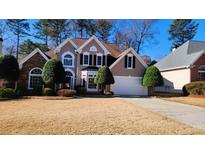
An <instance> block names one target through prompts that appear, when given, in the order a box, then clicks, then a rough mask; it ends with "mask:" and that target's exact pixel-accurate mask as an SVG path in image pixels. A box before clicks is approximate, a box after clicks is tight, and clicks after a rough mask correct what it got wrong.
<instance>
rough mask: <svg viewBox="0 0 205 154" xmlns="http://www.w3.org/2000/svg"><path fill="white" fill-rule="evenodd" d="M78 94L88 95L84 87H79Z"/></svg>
mask: <svg viewBox="0 0 205 154" xmlns="http://www.w3.org/2000/svg"><path fill="white" fill-rule="evenodd" d="M76 90H77V94H86V92H87V90H86V88H85V87H84V86H77V88H76Z"/></svg>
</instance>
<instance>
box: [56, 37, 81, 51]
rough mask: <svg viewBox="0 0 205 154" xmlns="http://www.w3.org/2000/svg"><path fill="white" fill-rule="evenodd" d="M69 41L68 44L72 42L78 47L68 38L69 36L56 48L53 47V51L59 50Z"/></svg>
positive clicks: (74, 45)
mask: <svg viewBox="0 0 205 154" xmlns="http://www.w3.org/2000/svg"><path fill="white" fill-rule="evenodd" d="M68 42H70V44H72V46H73V47H74V48H75V49H77V48H78V47H77V46H76V44H75V43H74V42H73V41H72V40H71V39H70V38H67V39H66V40H65V41H63V42H62V43H61V44H60V45H58V46H57V47H56V48H55V51H57V52H59V51H60V50H61V48H62V47H63V46H64V45H65V44H66V43H68Z"/></svg>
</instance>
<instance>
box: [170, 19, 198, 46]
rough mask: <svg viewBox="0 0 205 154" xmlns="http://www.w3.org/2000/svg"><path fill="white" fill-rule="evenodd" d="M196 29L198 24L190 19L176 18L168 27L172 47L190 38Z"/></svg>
mask: <svg viewBox="0 0 205 154" xmlns="http://www.w3.org/2000/svg"><path fill="white" fill-rule="evenodd" d="M197 29H198V24H197V23H196V22H194V21H192V20H191V19H176V20H174V21H173V22H172V24H171V25H170V28H169V40H171V41H173V43H172V48H177V47H179V46H180V45H182V44H184V43H185V42H186V41H188V40H190V39H192V38H193V37H194V36H195V34H196V32H197Z"/></svg>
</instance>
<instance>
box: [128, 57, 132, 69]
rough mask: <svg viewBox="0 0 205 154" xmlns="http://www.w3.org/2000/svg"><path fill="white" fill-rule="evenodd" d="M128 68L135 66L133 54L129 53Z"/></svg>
mask: <svg viewBox="0 0 205 154" xmlns="http://www.w3.org/2000/svg"><path fill="white" fill-rule="evenodd" d="M127 68H128V69H132V68H133V55H131V54H130V55H127Z"/></svg>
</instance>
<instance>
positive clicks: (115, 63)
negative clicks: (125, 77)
mask: <svg viewBox="0 0 205 154" xmlns="http://www.w3.org/2000/svg"><path fill="white" fill-rule="evenodd" d="M130 52H131V53H132V54H133V55H134V56H135V57H136V58H137V59H138V60H139V62H140V63H141V64H142V65H143V66H144V67H145V68H147V64H146V63H145V62H144V60H143V59H142V58H141V57H140V56H139V55H138V54H137V53H136V51H135V50H134V49H133V48H129V49H127V50H125V51H124V52H122V53H121V55H120V57H119V58H118V59H117V60H116V61H115V62H114V63H113V64H112V65H111V66H110V67H109V68H110V69H111V68H113V67H114V66H115V65H117V63H118V62H120V61H121V59H123V57H125V56H126V55H127V54H128V53H130Z"/></svg>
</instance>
